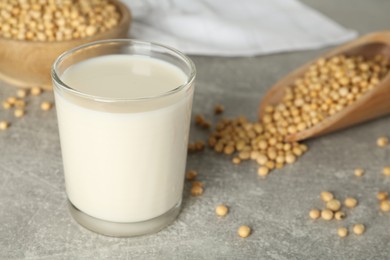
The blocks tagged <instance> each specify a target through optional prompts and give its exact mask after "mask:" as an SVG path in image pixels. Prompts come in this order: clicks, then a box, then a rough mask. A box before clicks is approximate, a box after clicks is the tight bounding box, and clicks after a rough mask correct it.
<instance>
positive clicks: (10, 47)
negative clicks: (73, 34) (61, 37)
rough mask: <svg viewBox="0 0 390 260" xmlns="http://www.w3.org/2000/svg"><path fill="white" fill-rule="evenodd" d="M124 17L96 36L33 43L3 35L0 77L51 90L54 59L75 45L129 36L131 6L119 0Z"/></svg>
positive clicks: (19, 85)
mask: <svg viewBox="0 0 390 260" xmlns="http://www.w3.org/2000/svg"><path fill="white" fill-rule="evenodd" d="M111 2H112V3H113V4H114V5H115V6H117V8H118V11H119V12H120V14H121V19H120V21H119V23H118V25H116V26H115V27H113V28H111V29H109V30H108V31H105V32H101V33H98V34H96V35H93V36H90V37H85V38H80V39H75V40H67V41H58V42H33V41H22V40H14V39H4V38H0V79H1V80H3V81H5V82H7V83H9V84H11V85H13V86H17V87H21V88H29V87H34V86H39V87H42V88H44V89H51V88H52V85H51V77H50V70H51V66H52V64H53V62H54V60H55V59H56V58H57V57H58V56H59V55H60V54H61V53H63V52H65V51H67V50H69V49H72V48H74V47H76V46H79V45H82V44H85V43H88V42H93V41H97V40H103V39H114V38H127V34H128V30H129V27H130V23H131V13H130V11H129V9H128V8H127V7H126V6H125V5H124V4H123V3H121V2H120V1H118V0H111Z"/></svg>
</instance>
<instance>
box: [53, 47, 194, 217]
mask: <svg viewBox="0 0 390 260" xmlns="http://www.w3.org/2000/svg"><path fill="white" fill-rule="evenodd" d="M186 79H187V77H186V75H185V74H184V72H183V71H181V70H180V69H179V68H178V67H176V66H174V65H172V64H170V63H167V62H165V61H161V60H157V59H154V58H149V57H144V56H137V55H126V54H118V55H106V56H100V57H95V58H91V59H88V60H85V61H81V62H79V63H76V64H74V65H72V66H70V67H69V68H68V69H66V70H65V71H64V73H63V74H62V76H61V80H62V81H63V82H64V83H65V84H66V85H68V86H70V87H71V88H73V89H74V90H76V91H77V92H81V93H84V94H85V95H89V96H90V98H91V97H93V99H95V100H97V101H98V102H97V103H99V102H100V103H102V104H105V106H106V105H107V107H108V108H107V107H105V108H101V107H100V106H99V104H100V103H99V104H98V105H96V104H95V105H92V103H90V102H88V101H87V100H86V99H84V98H83V96H82V95H81V96H79V97H76V98H75V97H72V98H69V97H67V96H66V95H62V94H61V93H55V99H56V107H57V116H58V123H59V130H60V137H61V138H60V139H61V148H62V156H63V163H64V173H65V183H66V191H67V194H68V198H69V200H70V201H71V202H72V204H73V205H74V206H75V207H77V208H78V209H80V210H81V211H83V212H84V213H86V214H88V215H90V216H93V217H95V218H98V219H102V220H106V221H112V222H124V223H128V222H140V221H145V220H149V219H152V218H155V217H158V216H160V215H162V214H164V213H165V212H167V211H169V210H170V209H171V208H173V207H175V206H176V205H178V204H180V202H181V197H182V191H183V182H184V171H185V163H186V155H187V142H188V132H189V125H190V115H191V105H192V94H193V93H192V92H193V88H190V89H189V90H188V91H187V92H186V93H181V94H180V95H181V96H175V95H179V94H172V95H166V96H168V97H166V96H164V95H165V94H166V93H169V92H170V91H173V90H174V89H175V88H178V87H179V86H181V85H183V84H186V82H185V81H186ZM155 96H161V97H157V98H152V99H149V100H146V101H145V100H144V98H150V97H155ZM100 99H101V100H100ZM110 99H111V100H114V102H112V103H113V104H111V103H110V101H107V100H110ZM129 99H137V100H135V101H131V102H130V103H131V104H129V105H126V104H127V102H128V100H129Z"/></svg>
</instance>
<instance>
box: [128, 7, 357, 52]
mask: <svg viewBox="0 0 390 260" xmlns="http://www.w3.org/2000/svg"><path fill="white" fill-rule="evenodd" d="M123 1H124V2H125V3H126V4H128V6H129V7H130V9H131V11H132V14H133V18H134V20H133V24H132V26H131V30H130V37H132V38H135V39H140V40H146V41H152V42H158V43H162V44H166V45H169V46H171V47H174V48H177V49H179V50H181V51H182V52H184V53H187V54H196V55H213V56H253V55H260V54H269V53H275V52H285V51H293V50H304V49H314V48H320V47H324V46H327V45H333V44H339V43H342V42H345V41H348V40H350V39H352V38H354V37H355V36H356V32H354V31H351V30H347V29H345V28H343V27H341V26H340V25H338V24H337V23H335V22H333V21H332V20H330V19H329V18H327V17H325V16H324V15H322V14H320V13H319V12H317V11H315V10H313V9H312V8H309V7H307V6H306V5H304V4H302V3H300V2H299V1H297V0H239V1H228V0H123Z"/></svg>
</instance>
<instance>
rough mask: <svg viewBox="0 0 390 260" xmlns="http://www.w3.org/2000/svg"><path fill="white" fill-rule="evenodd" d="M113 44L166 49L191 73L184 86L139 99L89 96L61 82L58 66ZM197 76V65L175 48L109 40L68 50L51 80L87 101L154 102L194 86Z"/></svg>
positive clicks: (149, 43)
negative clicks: (90, 48)
mask: <svg viewBox="0 0 390 260" xmlns="http://www.w3.org/2000/svg"><path fill="white" fill-rule="evenodd" d="M112 43H127V44H128V45H130V44H132V45H148V46H151V47H153V46H156V47H159V48H162V49H166V50H168V51H170V52H172V53H174V54H176V55H177V56H178V57H179V58H180V59H181V60H182V61H184V63H185V64H186V65H187V66H188V68H189V69H190V72H191V73H190V75H188V76H187V75H186V76H187V80H186V81H185V82H184V83H183V84H181V85H179V86H178V87H176V88H174V89H171V90H169V91H166V92H163V93H161V94H158V95H153V96H145V97H137V98H111V97H104V96H96V95H91V94H87V93H84V92H82V91H79V90H76V89H74V88H72V87H70V86H68V85H67V84H65V82H63V81H62V80H61V78H60V76H59V75H58V66H59V64H60V63H61V62H62V61H63V60H64V59H66V58H67V57H70V56H72V55H73V54H74V53H76V52H77V51H80V50H83V49H86V48H89V47H92V46H98V45H106V44H107V45H108V44H112ZM172 53H170V55H172ZM174 66H176V65H174ZM195 76H196V67H195V64H194V63H193V61H192V60H191V59H190V58H189V57H188V56H187V55H185V54H184V53H182V52H180V51H179V50H177V49H175V48H172V47H169V46H166V45H164V44H160V43H155V42H148V41H139V40H133V39H108V40H99V41H93V42H90V43H87V44H82V45H80V46H77V47H75V48H72V49H70V50H67V51H65V52H63V53H62V54H61V55H60V56H58V58H57V59H56V60H55V61H54V63H53V65H52V68H51V78H52V79H53V81H54V82H55V83H56V84H54V88H59V89H62V90H65V91H67V92H69V93H71V94H74V95H77V96H80V97H83V98H86V99H90V100H95V101H99V102H129V101H148V100H153V99H158V98H162V97H166V96H170V95H173V94H175V93H178V92H180V91H182V90H184V89H186V87H187V86H190V85H192V83H193V82H194V80H195Z"/></svg>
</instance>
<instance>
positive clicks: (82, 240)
mask: <svg viewBox="0 0 390 260" xmlns="http://www.w3.org/2000/svg"><path fill="white" fill-rule="evenodd" d="M304 2H305V3H307V4H309V5H311V6H312V7H314V8H316V9H318V10H320V11H321V12H323V13H324V14H326V15H328V16H329V17H331V18H333V19H334V20H336V21H338V22H339V23H341V24H342V25H344V26H346V27H350V28H353V29H356V30H358V31H359V32H360V33H367V32H370V31H375V30H383V29H386V28H388V27H389V24H390V18H389V14H388V11H389V10H390V1H387V0H375V1H366V0H348V1H347V0H345V1H336V0H327V1H322V0H310V1H309V0H305V1H304ZM308 22H310V21H308ZM320 29H321V28H319V30H320ZM323 51H324V50H315V51H305V52H294V53H288V54H278V55H269V56H264V57H255V58H212V57H194V61H195V63H196V65H197V68H198V79H197V90H196V95H195V102H194V109H193V110H194V113H203V114H206V115H207V116H208V117H212V113H211V111H212V108H213V106H214V104H216V103H222V104H224V105H225V106H226V108H227V109H226V113H225V116H227V117H234V116H237V115H241V114H243V115H247V116H248V117H249V118H250V119H253V120H254V119H255V118H256V109H257V106H258V102H259V99H260V98H261V97H262V95H263V94H264V93H265V91H266V89H267V88H268V87H269V86H270V85H272V84H273V83H274V82H275V81H276V80H277V79H279V78H280V77H282V76H283V75H285V74H286V73H288V72H289V71H290V70H292V69H293V68H295V67H297V66H299V65H301V64H303V63H304V62H306V61H308V60H311V59H313V58H314V57H316V56H317V55H319V54H320V53H321V52H323ZM14 92H15V90H14V88H11V87H9V86H6V84H4V83H2V84H1V85H0V99H1V100H2V99H4V98H5V97H8V96H10V95H13V94H14ZM52 99H53V97H52V93H45V94H44V96H42V97H39V98H31V100H30V103H29V108H28V115H26V116H25V117H24V118H23V119H20V120H15V119H12V116H11V114H9V113H8V112H6V111H3V110H1V111H0V118H10V119H11V120H12V122H13V125H12V128H10V129H9V131H5V132H0V259H389V258H390V247H389V246H390V214H383V213H380V212H379V211H378V204H377V201H376V199H375V193H376V192H377V191H378V190H387V191H390V178H385V177H383V176H382V174H381V169H382V167H383V166H385V165H387V164H390V160H389V152H390V150H389V148H386V149H379V148H377V147H376V145H375V140H376V137H378V136H380V135H383V134H389V130H390V121H389V118H382V119H379V120H376V121H373V122H370V123H367V124H364V125H360V126H357V127H354V128H351V129H349V130H345V131H343V132H339V133H335V134H332V135H328V136H326V137H321V138H318V139H315V140H311V141H308V142H307V144H308V145H309V146H310V151H309V152H308V153H307V154H305V155H304V156H303V158H302V159H301V160H300V161H299V162H298V163H296V164H294V165H291V166H288V167H286V168H284V169H283V170H279V171H275V172H273V173H272V174H271V175H270V176H269V178H268V179H267V180H262V179H259V178H258V177H257V175H256V165H255V164H254V163H250V162H248V163H244V164H242V165H239V166H234V165H232V164H231V163H230V159H229V158H227V157H224V156H220V155H217V154H215V153H214V152H212V151H210V150H207V151H205V152H204V153H201V154H196V155H190V156H189V158H188V168H193V169H197V170H198V171H199V173H200V179H201V180H203V181H205V183H206V191H205V193H204V195H203V196H201V197H198V198H193V197H190V196H188V191H189V187H188V186H186V188H185V192H184V193H185V196H184V204H183V210H182V213H181V214H180V216H179V218H178V219H177V221H176V222H174V224H173V225H171V226H169V227H168V228H166V229H164V230H163V231H161V232H159V233H157V234H154V235H149V236H142V237H136V238H110V237H105V236H101V235H98V234H95V233H92V232H90V231H88V230H85V229H84V228H82V227H80V226H79V225H77V224H76V223H75V221H74V220H73V219H72V218H71V217H70V215H69V213H68V211H67V206H66V196H65V192H64V180H63V176H62V175H63V172H62V163H61V154H60V145H59V139H58V133H57V123H56V116H55V112H54V110H53V111H50V112H45V113H44V112H41V111H40V110H39V109H38V105H39V102H40V101H42V100H52ZM205 137H206V133H205V132H203V131H201V130H198V129H196V128H195V127H192V129H191V139H192V140H196V139H198V138H205ZM357 166H360V167H364V168H365V169H366V170H367V173H366V175H365V176H363V177H362V178H355V177H354V176H353V169H354V168H355V167H357ZM322 190H331V191H334V192H335V194H336V195H337V196H338V197H339V198H344V197H345V196H347V195H348V196H355V197H357V198H358V199H359V206H358V207H357V208H355V209H353V210H347V215H348V217H347V219H346V220H345V221H343V224H345V225H348V226H350V225H352V224H353V223H357V222H359V223H364V224H365V225H366V226H367V232H366V233H365V234H364V235H363V236H360V237H358V236H355V235H350V236H349V237H347V238H345V239H339V238H338V237H337V235H336V228H337V227H339V226H340V225H342V224H341V223H340V222H335V221H332V222H324V221H311V220H309V219H308V216H307V213H308V211H309V209H310V208H312V207H321V206H322V204H321V203H320V201H319V199H318V196H319V193H320V191H322ZM221 202H223V203H226V204H228V205H229V206H230V209H231V211H230V214H229V215H228V216H227V217H225V218H223V219H219V218H217V217H216V216H215V215H214V207H215V205H217V204H218V203H221ZM241 224H248V225H250V226H251V227H252V228H253V234H252V235H251V236H250V237H249V238H247V239H241V238H239V237H237V235H236V229H237V228H238V226H240V225H241Z"/></svg>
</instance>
